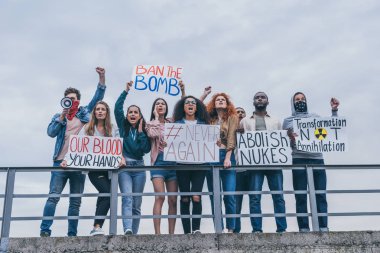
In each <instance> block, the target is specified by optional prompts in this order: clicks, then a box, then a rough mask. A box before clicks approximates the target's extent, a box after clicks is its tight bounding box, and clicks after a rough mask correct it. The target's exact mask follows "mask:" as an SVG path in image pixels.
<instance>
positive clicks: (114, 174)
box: [0, 165, 380, 250]
mask: <svg viewBox="0 0 380 253" xmlns="http://www.w3.org/2000/svg"><path fill="white" fill-rule="evenodd" d="M315 167H317V166H315ZM323 167H324V168H325V169H327V170H380V165H324V166H323ZM162 168H165V169H174V170H180V169H181V167H180V166H173V167H161V168H160V167H149V166H144V167H129V168H127V169H119V170H109V171H110V172H111V192H110V193H109V194H108V193H101V194H99V193H83V194H15V193H14V187H15V176H16V172H50V171H60V170H63V169H62V168H57V167H45V168H40V167H39V168H36V167H9V168H0V174H4V173H5V174H6V184H5V194H0V200H1V199H4V204H3V215H2V217H0V221H1V222H2V225H1V250H4V249H6V248H7V245H8V238H9V235H10V228H11V222H12V221H30V220H42V219H44V220H67V219H79V220H80V219H95V218H96V219H109V220H110V222H109V223H110V225H109V234H110V235H116V233H117V220H118V219H123V218H132V219H133V218H141V219H153V218H213V219H214V227H215V233H222V232H223V231H222V230H223V229H222V218H231V217H284V216H286V217H301V216H303V217H310V216H311V221H312V230H313V231H319V223H318V217H321V216H374V215H380V212H341V213H318V211H317V201H316V194H323V193H326V194H343V193H347V194H351V193H380V189H364V190H325V191H324V190H315V187H314V178H313V169H314V167H313V166H310V165H296V166H276V167H272V166H254V167H253V166H236V167H234V169H236V170H306V173H307V180H308V190H306V191H290V190H283V191H235V192H223V191H221V185H220V175H219V172H220V170H223V169H222V168H221V167H219V166H204V165H193V166H192V168H191V169H192V170H208V171H210V168H211V171H212V177H213V189H214V190H213V192H188V193H183V192H165V193H154V192H145V193H118V173H119V172H121V171H123V170H128V171H141V170H144V171H149V170H157V169H162ZM318 168H319V169H320V165H319V166H318ZM186 169H189V167H188V166H186ZM81 170H83V169H81ZM65 171H68V170H67V169H66V170H65ZM75 171H77V170H75ZM281 193H282V194H308V196H309V205H310V213H285V214H278V213H277V214H275V213H274V214H222V213H221V210H222V196H223V195H239V194H281ZM157 195H161V196H170V195H177V196H192V195H210V196H212V198H213V202H214V206H213V211H214V212H213V213H214V214H206V215H140V216H135V215H129V216H121V215H118V212H117V207H118V197H121V196H157ZM97 196H109V197H110V199H111V201H110V214H109V215H108V216H54V217H52V216H51V217H43V216H28V217H24V216H23V217H14V216H12V206H13V200H14V199H17V198H47V197H97Z"/></svg>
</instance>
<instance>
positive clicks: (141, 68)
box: [136, 65, 146, 75]
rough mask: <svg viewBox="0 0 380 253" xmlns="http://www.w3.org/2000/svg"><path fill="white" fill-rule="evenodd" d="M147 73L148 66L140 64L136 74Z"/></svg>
mask: <svg viewBox="0 0 380 253" xmlns="http://www.w3.org/2000/svg"><path fill="white" fill-rule="evenodd" d="M145 73H146V68H145V67H144V66H143V65H138V66H137V67H136V75H143V74H145Z"/></svg>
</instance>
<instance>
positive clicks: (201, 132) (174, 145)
mask: <svg viewBox="0 0 380 253" xmlns="http://www.w3.org/2000/svg"><path fill="white" fill-rule="evenodd" d="M219 135H220V129H219V126H215V125H201V124H199V125H198V124H191V125H190V124H171V123H166V124H165V141H166V144H167V145H166V147H165V149H164V160H165V161H176V162H179V163H181V162H185V163H192V162H193V163H203V162H219V147H218V145H216V142H217V140H218V138H219Z"/></svg>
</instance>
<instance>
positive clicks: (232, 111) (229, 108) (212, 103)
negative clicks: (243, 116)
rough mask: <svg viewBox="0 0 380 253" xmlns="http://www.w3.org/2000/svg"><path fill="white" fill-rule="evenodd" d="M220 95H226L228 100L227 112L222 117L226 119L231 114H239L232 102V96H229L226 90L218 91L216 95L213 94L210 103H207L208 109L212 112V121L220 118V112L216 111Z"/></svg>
mask: <svg viewBox="0 0 380 253" xmlns="http://www.w3.org/2000/svg"><path fill="white" fill-rule="evenodd" d="M219 96H222V97H224V98H225V99H226V102H227V108H226V113H224V114H223V117H222V119H223V120H224V121H225V120H227V119H228V117H230V116H231V115H237V113H236V109H235V106H234V104H233V103H232V102H231V99H230V96H228V95H227V94H226V93H224V92H221V93H216V94H215V95H214V96H212V98H211V101H210V102H208V104H207V111H208V113H209V114H210V118H211V121H215V120H217V119H218V113H217V112H216V108H215V100H216V98H217V97H219Z"/></svg>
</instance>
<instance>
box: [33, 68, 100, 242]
mask: <svg viewBox="0 0 380 253" xmlns="http://www.w3.org/2000/svg"><path fill="white" fill-rule="evenodd" d="M96 72H97V73H98V74H99V83H98V86H97V89H96V92H95V95H94V97H93V98H92V100H91V101H90V103H89V104H88V105H87V106H84V107H82V106H81V107H80V106H79V103H80V99H81V94H80V92H79V90H77V89H75V88H71V87H70V88H67V89H66V90H65V92H64V96H65V97H66V98H69V99H71V101H72V107H71V108H69V109H67V108H65V109H63V110H62V112H61V113H57V114H55V115H54V116H53V118H52V120H51V122H50V124H49V126H48V129H47V134H48V135H49V136H50V137H52V138H56V143H55V149H54V155H53V166H54V167H59V166H60V164H61V162H62V161H63V159H64V158H65V155H66V153H67V151H68V147H69V138H70V135H77V134H78V133H79V131H80V130H81V129H82V127H83V126H84V125H85V124H86V123H88V122H89V121H90V115H91V112H92V110H93V109H94V107H95V105H96V103H97V102H98V101H100V100H102V99H103V97H104V93H105V90H106V85H105V70H104V69H103V68H100V67H97V68H96ZM85 178H86V176H85V175H84V174H82V172H81V171H52V172H51V178H50V187H49V194H61V193H62V191H63V189H64V188H65V185H66V183H67V181H68V180H69V181H70V193H71V194H73V193H80V194H81V193H83V189H84V181H85ZM59 199H60V198H59V197H49V198H48V199H47V201H46V204H45V207H44V211H43V216H44V217H54V214H55V209H56V207H57V203H58V201H59ZM80 205H81V198H80V197H70V204H69V210H68V213H67V215H68V216H79V208H80ZM52 224H53V220H44V219H42V222H41V226H40V229H41V231H40V236H41V237H49V236H50V235H51V229H50V227H51V225H52ZM77 227H78V219H69V220H68V232H67V235H68V236H76V235H77Z"/></svg>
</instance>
